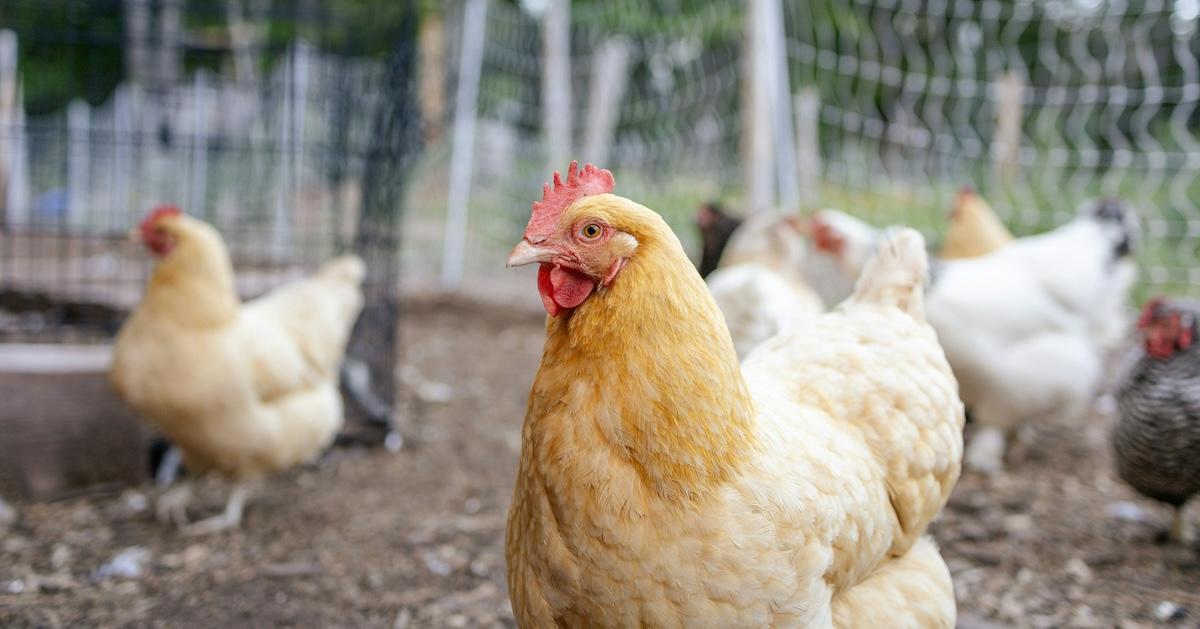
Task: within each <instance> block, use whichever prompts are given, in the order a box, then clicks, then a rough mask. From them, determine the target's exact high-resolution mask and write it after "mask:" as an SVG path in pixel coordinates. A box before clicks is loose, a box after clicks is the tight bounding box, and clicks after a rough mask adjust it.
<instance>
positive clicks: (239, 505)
mask: <svg viewBox="0 0 1200 629" xmlns="http://www.w3.org/2000/svg"><path fill="white" fill-rule="evenodd" d="M250 493H251V485H250V483H248V482H245V481H243V482H238V483H237V484H235V485H234V486H233V489H231V490H230V491H229V500H228V501H227V502H226V503H225V510H224V511H222V512H221V513H219V514H217V515H214V516H212V517H211V518H205V519H203V520H200V521H199V522H193V523H191V524H184V525H182V526H180V527H179V532H180V533H181V534H183V535H184V536H185V537H194V536H198V535H212V534H213V533H220V532H221V531H227V530H229V529H232V528H237V527H238V525H239V524H241V523H242V512H243V511H244V510H245V508H246V500H247V499H249V498H250Z"/></svg>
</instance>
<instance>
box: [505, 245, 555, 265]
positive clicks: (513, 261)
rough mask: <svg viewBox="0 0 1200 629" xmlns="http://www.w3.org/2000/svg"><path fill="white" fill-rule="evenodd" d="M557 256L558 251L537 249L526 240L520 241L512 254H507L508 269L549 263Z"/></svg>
mask: <svg viewBox="0 0 1200 629" xmlns="http://www.w3.org/2000/svg"><path fill="white" fill-rule="evenodd" d="M556 255H558V250H556V249H553V248H551V247H539V246H537V245H533V244H530V243H529V241H528V240H524V239H522V240H521V242H518V243H517V246H515V247H513V250H512V253H510V254H508V267H509V268H512V267H514V266H525V265H526V264H533V263H535V262H549V261H551V260H553V259H554V256H556Z"/></svg>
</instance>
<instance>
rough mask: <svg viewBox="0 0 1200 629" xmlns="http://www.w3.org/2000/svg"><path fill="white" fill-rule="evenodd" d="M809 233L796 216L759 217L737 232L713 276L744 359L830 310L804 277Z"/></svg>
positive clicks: (719, 303) (711, 281) (719, 302)
mask: <svg viewBox="0 0 1200 629" xmlns="http://www.w3.org/2000/svg"><path fill="white" fill-rule="evenodd" d="M806 229H807V226H806V224H805V222H804V220H803V219H801V218H800V217H799V216H797V215H795V214H776V213H765V212H764V213H760V214H757V215H755V216H754V217H752V218H750V219H748V220H747V221H746V222H745V223H743V224H742V225H741V226H740V227H739V228H738V229H737V231H735V232H734V233H733V236H732V237H731V238H730V240H729V244H728V245H727V247H726V249H725V253H724V255H722V257H721V266H720V268H718V269H717V270H716V271H714V272H713V273H711V274H710V275H709V276H708V289H709V292H711V293H712V295H713V299H714V300H715V301H716V302H717V306H718V307H719V308H720V309H721V313H722V314H723V315H725V323H726V325H727V326H728V327H729V334H730V336H731V337H733V344H734V347H735V348H736V349H737V354H738V359H739V360H740V359H743V358H745V357H746V356H747V355H749V353H750V351H751V350H753V349H754V348H755V347H757V346H758V345H759V344H761V343H762V342H763V341H765V340H767V339H769V338H771V337H772V336H775V335H776V334H778V333H779V332H780V331H782V330H785V329H787V328H789V327H791V326H792V325H795V324H796V323H799V322H802V321H805V320H808V319H811V318H813V317H815V316H816V315H818V314H821V313H822V312H824V311H825V304H824V303H823V302H822V301H821V298H820V297H819V296H818V295H817V293H816V292H814V291H813V289H812V288H810V287H809V286H808V284H807V283H806V281H805V278H804V273H803V264H804V260H805V257H806V256H807V255H808V245H807V243H806V238H805V233H804V230H806Z"/></svg>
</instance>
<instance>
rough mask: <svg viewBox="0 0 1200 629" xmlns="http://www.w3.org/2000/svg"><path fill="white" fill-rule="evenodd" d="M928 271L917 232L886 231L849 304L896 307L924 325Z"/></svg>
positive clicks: (923, 243)
mask: <svg viewBox="0 0 1200 629" xmlns="http://www.w3.org/2000/svg"><path fill="white" fill-rule="evenodd" d="M928 268H929V258H928V256H927V255H926V253H925V239H924V238H923V237H921V234H920V233H919V232H917V231H916V230H915V229H909V228H903V229H893V230H889V231H888V232H887V233H885V234H884V238H883V242H882V244H880V246H879V249H878V250H877V251H876V252H875V256H874V257H873V258H871V259H870V261H868V262H867V265H866V266H865V267H864V268H863V271H862V274H861V275H859V277H858V284H856V285H855V287H854V295H853V297H852V298H851V301H853V302H856V303H860V304H862V303H868V304H877V305H880V306H895V307H897V308H899V309H901V310H903V311H905V312H907V313H909V314H910V315H912V316H913V318H915V319H918V320H921V321H924V320H925V305H924V301H925V299H924V294H925V277H926V273H927V272H928Z"/></svg>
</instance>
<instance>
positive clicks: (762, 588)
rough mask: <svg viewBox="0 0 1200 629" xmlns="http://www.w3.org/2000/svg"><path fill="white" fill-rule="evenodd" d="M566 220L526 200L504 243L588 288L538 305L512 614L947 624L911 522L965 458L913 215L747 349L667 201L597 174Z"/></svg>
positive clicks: (939, 500)
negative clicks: (849, 281)
mask: <svg viewBox="0 0 1200 629" xmlns="http://www.w3.org/2000/svg"><path fill="white" fill-rule="evenodd" d="M556 219H557V220H556V221H554V224H553V225H551V226H550V227H547V223H548V221H547V220H545V217H542V218H541V219H538V216H537V212H536V208H535V220H531V224H530V228H529V229H528V230H527V232H526V239H525V240H524V241H523V242H522V244H521V245H518V249H517V250H515V251H514V254H513V258H512V259H510V263H511V262H512V261H513V260H517V263H525V262H530V261H538V262H541V263H542V264H543V277H545V278H550V279H548V280H546V281H545V282H542V283H540V284H539V286H540V288H541V289H542V290H543V298H544V299H552V300H556V301H558V300H563V301H567V300H566V298H565V297H563V295H561V294H560V293H561V291H562V290H563V287H569V286H572V285H571V282H574V281H579V278H578V277H576V276H570V278H574V279H570V278H568V279H567V280H564V279H563V278H562V276H561V275H559V276H558V279H557V280H555V279H554V277H555V274H561V273H574V272H576V271H579V272H582V273H584V274H586V275H587V277H589V278H591V281H594V286H593V287H592V290H594V293H592V294H591V295H590V297H585V298H584V299H583V300H582V301H581V302H580V303H577V305H574V306H572V307H570V308H568V309H565V310H558V309H557V308H558V307H559V306H561V304H558V305H551V304H548V306H547V307H548V309H549V310H551V313H552V314H557V315H558V316H555V317H552V318H550V319H549V321H548V322H547V328H546V347H545V353H544V355H543V358H542V364H541V367H540V369H539V371H538V375H537V378H536V380H535V382H534V385H533V389H532V391H531V393H530V396H529V407H528V412H527V414H526V417H525V424H524V428H523V432H522V450H521V463H520V468H519V471H518V479H517V485H516V488H515V491H514V495H513V505H512V510H511V512H510V514H509V522H508V533H507V545H506V551H507V557H508V582H509V588H510V593H511V597H512V602H513V609H514V612H515V614H516V617H517V619H518V621H519V623H520V624H521V626H524V627H549V626H555V625H556V624H558V625H566V626H612V627H619V626H637V625H644V626H662V627H675V626H726V627H728V626H757V627H761V626H805V627H809V626H812V627H820V626H832V625H837V626H860V624H865V623H866V622H867V621H868V620H869V619H880V618H886V619H887V622H886V623H885V624H886V625H887V626H905V625H907V626H914V627H916V626H920V627H952V626H953V625H954V609H955V607H954V595H953V589H952V587H951V586H950V581H949V575H948V573H947V571H946V568H945V565H944V563H943V562H942V561H941V558H940V557H939V556H938V554H937V552H936V549H934V548H933V546H932V544H931V542H929V541H927V540H922V539H921V536H922V534H923V532H924V530H925V527H926V525H927V524H928V522H929V521H930V520H931V519H932V518H933V517H934V515H935V514H936V513H937V512H938V511H939V510H940V509H941V507H942V506H943V505H944V503H945V501H946V499H947V498H948V496H949V492H950V488H951V487H952V485H953V484H954V482H955V480H956V479H957V476H958V472H959V458H960V455H961V448H962V437H961V430H962V406H961V403H960V402H959V401H958V398H957V389H956V385H955V382H954V379H953V376H952V375H951V373H950V370H949V367H948V366H947V364H946V360H945V358H944V356H943V355H942V352H941V349H940V348H939V346H938V344H937V340H936V338H935V336H934V333H933V331H932V330H931V329H930V328H929V326H928V325H927V324H926V323H925V322H924V318H923V314H922V312H921V293H922V284H923V277H924V271H925V254H924V251H923V244H922V242H921V239H920V236H919V235H918V234H916V233H915V232H912V231H905V232H902V233H900V234H899V235H898V236H896V237H895V238H893V239H892V240H891V241H889V242H887V243H885V244H884V246H883V248H882V252H881V254H880V257H879V259H878V260H877V261H875V262H874V263H872V264H870V265H869V266H868V269H867V270H866V272H865V273H864V278H863V280H862V281H861V282H860V283H859V287H858V290H857V292H856V294H855V296H854V297H852V298H851V299H850V300H849V301H848V302H847V303H846V304H844V305H842V306H841V307H839V308H838V309H837V310H835V311H834V312H832V313H829V314H826V315H823V316H821V317H819V318H817V319H815V320H814V321H813V322H812V323H810V324H807V325H801V326H798V327H796V328H794V329H792V330H790V331H788V332H785V333H784V334H783V335H781V336H777V337H775V338H774V339H771V340H769V341H767V343H765V344H764V345H762V346H761V347H760V348H759V349H757V350H756V351H755V352H754V353H752V354H751V355H750V357H749V358H748V359H747V360H746V363H745V366H744V369H743V368H741V367H739V365H738V361H737V356H736V355H735V353H734V350H733V346H732V343H731V342H730V339H729V333H728V330H726V329H725V327H724V324H723V322H722V319H721V314H720V312H719V311H718V310H717V308H716V306H715V304H714V303H713V300H712V298H711V297H710V296H709V295H708V292H707V291H706V290H705V285H704V283H703V281H702V280H701V279H700V276H699V275H698V274H697V273H696V271H695V270H694V269H693V268H692V266H691V264H690V263H689V262H688V259H687V257H686V256H685V255H684V253H683V249H682V247H681V246H680V244H679V241H678V239H677V238H676V237H675V235H674V234H673V233H672V232H671V231H670V229H669V228H668V227H667V226H666V224H665V223H664V222H663V221H662V219H661V218H660V217H659V216H658V215H657V214H655V213H654V212H652V211H650V210H648V209H647V208H644V207H642V206H640V205H638V204H636V203H634V202H632V201H629V200H627V199H624V198H621V197H618V196H614V195H612V194H592V195H591V196H586V197H584V198H581V199H578V200H574V201H573V202H572V203H570V204H569V206H568V207H566V208H565V209H564V210H562V211H561V212H560V213H559V214H558V216H557V217H556ZM539 221H540V222H539ZM535 223H537V224H535ZM591 224H596V225H599V226H601V230H602V234H603V235H602V236H600V237H598V241H599V240H605V241H606V242H611V243H616V242H621V243H622V244H621V246H620V248H619V250H617V248H613V250H612V251H611V252H610V254H611V255H612V256H613V257H612V259H611V262H612V264H611V268H615V269H617V273H616V274H615V276H610V275H608V274H606V273H604V272H595V273H593V272H592V270H593V269H594V268H596V267H595V262H596V261H597V260H601V261H607V260H609V259H608V258H605V257H603V256H602V255H600V254H598V253H597V252H598V251H600V249H598V248H597V247H598V245H592V244H591V242H590V240H588V239H587V238H583V239H580V237H579V236H578V235H579V234H582V236H584V237H586V236H588V235H590V234H592V233H595V230H591V229H589V228H588V227H587V226H588V225H591ZM580 226H583V227H582V231H580ZM535 228H538V229H535ZM547 229H551V230H552V231H553V233H555V234H560V235H551V236H547V235H546V234H547V233H549V232H547V231H546V230H547ZM573 234H574V235H573ZM623 236H628V240H626V239H625V238H623ZM572 238H574V239H575V240H577V241H579V242H580V243H582V244H580V245H579V246H578V247H576V248H575V249H574V250H572V252H567V249H566V248H563V249H561V250H557V251H558V252H557V253H555V251H556V247H557V246H558V245H557V244H556V243H562V242H573V241H572V240H571V239H572ZM534 250H536V252H537V254H536V255H535V254H534V253H531V251H534ZM576 254H577V257H573V256H576ZM560 266H564V267H567V268H566V270H563V269H560ZM600 268H601V269H602V268H607V267H603V266H602V267H600ZM556 291H557V292H556ZM568 296H570V295H568ZM569 303H575V300H570V301H569Z"/></svg>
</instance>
